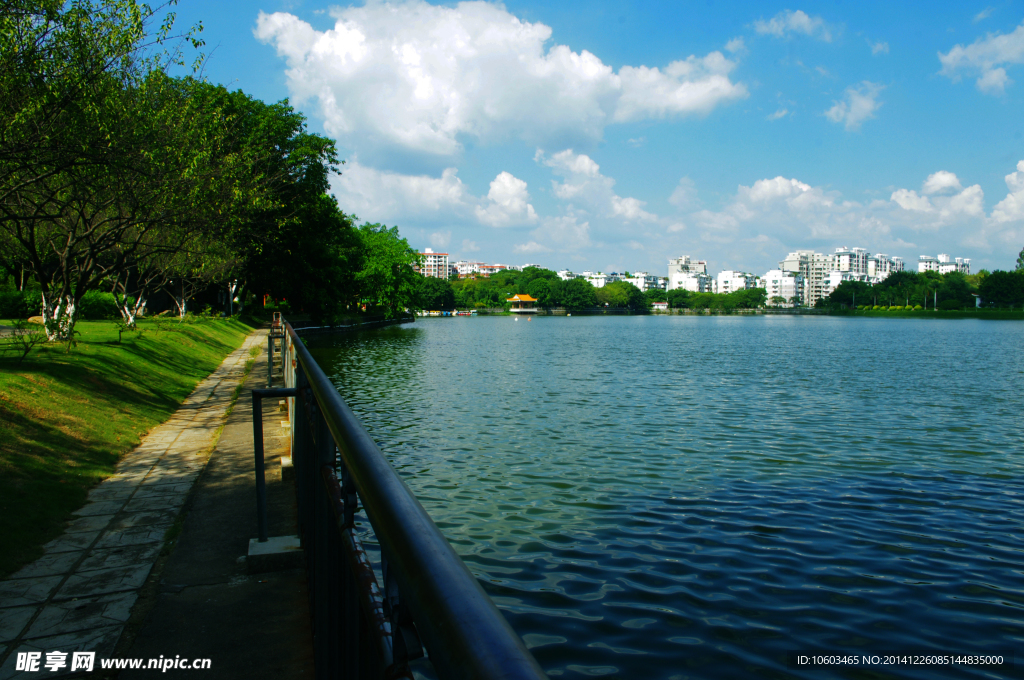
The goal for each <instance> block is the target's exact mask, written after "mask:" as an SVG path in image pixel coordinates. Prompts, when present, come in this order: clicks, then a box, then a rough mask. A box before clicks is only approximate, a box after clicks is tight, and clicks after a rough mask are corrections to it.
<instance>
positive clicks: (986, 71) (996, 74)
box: [939, 22, 1024, 94]
mask: <svg viewBox="0 0 1024 680" xmlns="http://www.w3.org/2000/svg"><path fill="white" fill-rule="evenodd" d="M939 61H940V62H941V63H942V69H941V70H940V71H939V73H941V74H942V75H944V76H947V77H949V78H950V79H951V80H953V81H954V82H955V81H958V80H959V79H960V78H961V77H962V76H963V74H965V73H968V74H972V75H974V74H977V76H978V79H977V81H975V84H976V85H977V87H978V89H979V90H981V91H982V92H984V93H986V94H1002V93H1003V92H1004V91H1005V89H1006V86H1007V85H1009V84H1010V83H1011V82H1013V81H1011V80H1010V78H1009V77H1008V76H1007V75H1006V66H1009V65H1012V64H1022V63H1024V22H1021V24H1020V26H1018V27H1017V28H1016V30H1014V31H1013V33H1006V34H1000V33H989V34H988V35H987V36H985V37H984V38H978V39H977V40H975V41H974V42H973V43H972V44H970V45H967V46H966V47H965V46H964V45H955V46H953V47H952V48H951V49H950V50H949V52H947V53H946V54H943V53H942V52H939Z"/></svg>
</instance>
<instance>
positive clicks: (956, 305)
mask: <svg viewBox="0 0 1024 680" xmlns="http://www.w3.org/2000/svg"><path fill="white" fill-rule="evenodd" d="M963 306H964V303H962V302H960V301H959V300H943V301H942V302H940V303H939V309H943V310H946V311H949V310H951V309H960V308H961V307H963Z"/></svg>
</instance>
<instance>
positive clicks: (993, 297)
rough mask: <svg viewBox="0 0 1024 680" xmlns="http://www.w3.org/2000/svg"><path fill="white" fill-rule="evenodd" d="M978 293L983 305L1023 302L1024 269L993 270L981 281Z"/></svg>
mask: <svg viewBox="0 0 1024 680" xmlns="http://www.w3.org/2000/svg"><path fill="white" fill-rule="evenodd" d="M978 293H979V294H980V295H981V299H982V302H983V303H984V304H985V305H995V306H999V307H1001V306H1003V305H1010V306H1012V305H1017V304H1024V271H1021V270H1016V271H1012V272H1003V271H994V272H992V273H991V274H989V275H988V276H986V277H985V280H984V281H982V282H981V287H980V288H979V290H978Z"/></svg>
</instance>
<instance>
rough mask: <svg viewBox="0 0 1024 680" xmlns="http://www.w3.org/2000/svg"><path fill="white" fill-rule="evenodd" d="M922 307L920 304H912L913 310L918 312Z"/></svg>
mask: <svg viewBox="0 0 1024 680" xmlns="http://www.w3.org/2000/svg"><path fill="white" fill-rule="evenodd" d="M922 309H924V307H922V306H921V305H914V311H915V312H920V311H921V310H922Z"/></svg>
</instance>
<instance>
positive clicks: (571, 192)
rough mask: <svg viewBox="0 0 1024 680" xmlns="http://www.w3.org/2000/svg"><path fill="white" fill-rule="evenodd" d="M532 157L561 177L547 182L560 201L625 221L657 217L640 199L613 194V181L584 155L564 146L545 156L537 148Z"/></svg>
mask: <svg viewBox="0 0 1024 680" xmlns="http://www.w3.org/2000/svg"><path fill="white" fill-rule="evenodd" d="M535 159H536V160H537V161H538V162H541V163H543V164H544V165H546V166H548V167H550V168H551V169H552V171H553V172H554V174H556V175H558V176H560V177H562V178H563V181H562V182H558V181H556V180H553V181H552V182H551V186H552V190H553V191H554V194H555V196H557V197H558V198H560V199H562V200H563V201H569V202H572V203H573V204H574V205H577V206H579V207H582V208H584V209H587V210H591V211H594V212H596V213H597V214H598V215H599V216H601V217H607V218H620V219H622V220H626V221H629V222H634V221H644V222H653V221H656V220H657V219H658V217H657V215H654V214H652V213H649V212H647V211H646V210H644V209H643V207H644V205H646V203H645V202H644V201H641V200H639V199H636V198H632V197H622V196H619V195H618V194H616V193H615V180H614V179H612V178H611V177H606V176H605V175H602V174H601V168H600V166H599V165H598V164H597V163H595V162H594V160H593V159H592V158H590V156H587V155H586V154H577V153H575V152H574V151H573V150H572V149H565V150H564V151H559V152H558V153H556V154H553V155H552V156H551V157H550V158H548V157H545V155H544V152H543V151H538V152H537V154H536V156H535Z"/></svg>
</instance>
